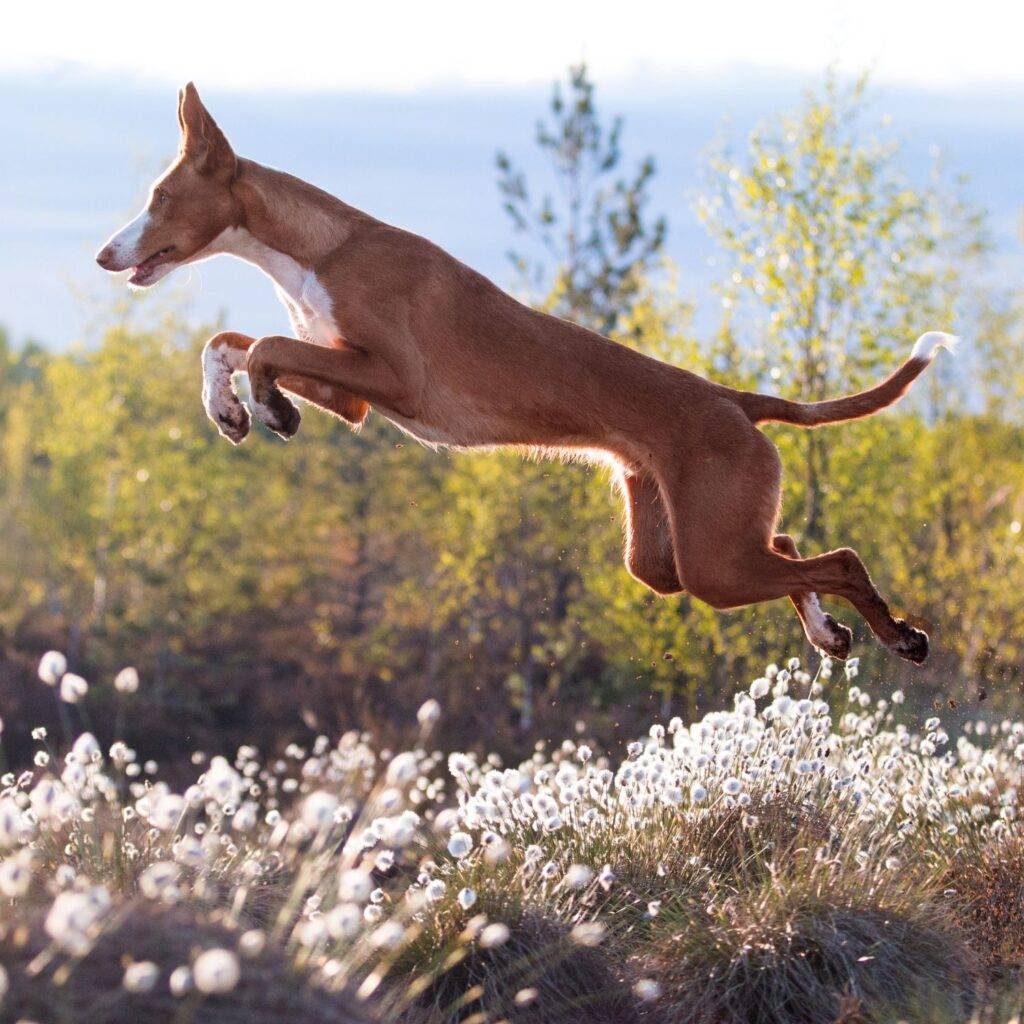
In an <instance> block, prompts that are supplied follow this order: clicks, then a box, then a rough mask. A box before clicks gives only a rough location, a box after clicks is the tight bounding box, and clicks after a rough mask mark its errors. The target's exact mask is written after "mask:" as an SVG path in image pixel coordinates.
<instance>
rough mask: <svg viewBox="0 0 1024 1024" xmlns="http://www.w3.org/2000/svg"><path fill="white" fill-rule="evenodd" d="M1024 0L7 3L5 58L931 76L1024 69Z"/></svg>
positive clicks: (482, 75) (529, 74)
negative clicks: (824, 70)
mask: <svg viewBox="0 0 1024 1024" xmlns="http://www.w3.org/2000/svg"><path fill="white" fill-rule="evenodd" d="M1022 36H1024V5H1020V4H1014V3H1010V2H1009V0H973V2H972V3H970V4H964V3H963V2H957V3H950V2H947V0H936V2H933V3H928V4H924V3H921V2H898V0H897V2H894V0H856V2H830V0H781V2H778V3H764V2H763V0H756V2H751V0H731V2H729V3H709V2H707V0H702V2H700V3H694V2H692V0H680V2H674V3H667V2H665V0H630V2H629V3H623V2H621V0H617V2H615V3H607V2H604V0H587V2H580V0H555V2H551V0H517V2H516V3H515V4H496V3H493V2H487V0H435V2H433V3H408V2H398V3H396V2H387V0H384V2H380V0H378V2H376V3H369V4H368V3H366V2H365V0H360V2H356V3H353V2H348V0H340V2H339V0H330V2H323V0H306V2H303V3H301V4H290V3H288V2H287V0H285V2H281V3H278V4H274V3H272V2H267V0H263V2H262V3H261V2H251V3H249V4H246V5H244V6H243V5H239V4H235V3H230V4H229V3H224V2H218V0H174V2H173V3H166V4H149V5H146V4H139V3H138V2H137V0H136V2H132V3H126V2H123V0H103V2H102V3H99V4H90V3H82V2H81V0H48V2H46V3H31V4H25V3H20V4H11V5H8V9H7V10H6V11H5V14H4V32H3V33H2V34H0V67H3V68H6V69H7V70H9V71H10V70H38V69H40V68H47V67H52V66H54V65H55V64H61V63H64V62H72V63H77V64H85V65H88V66H90V67H96V68H100V69H104V70H114V71H129V72H134V73H138V74H144V75H146V76H148V77H151V78H157V79H169V80H172V81H178V80H179V79H181V78H182V77H183V76H192V77H194V78H196V79H197V80H202V81H203V82H205V83H206V84H208V85H218V86H226V87H233V88H261V89H289V90H295V89H300V90H301V89H341V90H361V91H362V90H369V91H380V90H384V91H406V90H412V89H420V88H424V87H437V86H444V85H453V84H463V85H464V84H475V85H490V86H509V85H524V84H531V83H539V82H546V81H548V80H549V79H550V78H551V76H552V75H554V74H557V73H558V71H559V70H560V69H561V68H562V67H564V65H565V64H566V63H567V62H569V61H573V60H579V59H581V58H586V60H587V61H588V63H590V64H591V65H592V66H593V68H594V70H595V72H596V74H597V75H598V76H600V77H601V78H602V79H603V80H605V81H611V80H622V81H631V80H632V81H634V82H636V83H637V84H638V85H644V84H645V85H647V86H650V84H651V83H652V82H656V81H657V80H658V79H659V78H666V77H667V78H671V77H672V76H674V75H676V74H678V73H680V72H685V73H687V74H692V73H695V72H704V73H715V72H718V71H721V70H722V69H723V68H727V67H730V66H735V65H754V66H759V67H771V68H779V69H788V70H795V71H802V72H809V71H816V70H818V69H820V68H821V67H822V65H823V64H825V63H828V62H830V61H832V60H835V59H841V60H842V61H843V63H844V64H846V65H848V66H850V67H854V68H861V67H870V68H872V69H873V70H874V72H875V74H876V76H877V77H878V78H879V79H880V80H884V81H891V82H896V83H902V84H907V85H915V86H925V87H940V88H941V87H948V86H955V85H964V84H979V83H985V84H993V83H1000V82H1018V83H1019V82H1022V81H1024V61H1022V60H1021V57H1020V40H1021V38H1022Z"/></svg>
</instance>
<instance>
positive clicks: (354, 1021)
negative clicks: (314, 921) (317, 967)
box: [0, 902, 372, 1024]
mask: <svg viewBox="0 0 1024 1024" xmlns="http://www.w3.org/2000/svg"><path fill="white" fill-rule="evenodd" d="M214 916H216V915H214ZM237 939H238V936H237V933H236V932H232V931H231V930H230V929H227V928H225V927H224V926H223V925H220V924H217V923H215V921H213V920H209V919H206V920H204V919H203V918H202V917H200V916H197V915H196V914H195V912H194V911H190V910H186V909H184V908H177V909H175V908H161V907H160V906H154V905H153V904H152V903H149V902H137V903H131V904H126V905H125V906H123V907H122V908H121V909H120V911H119V913H118V915H117V920H116V921H115V922H113V923H112V924H111V926H110V927H108V928H106V929H104V931H103V932H102V933H101V934H100V936H99V937H98V939H97V941H96V943H95V944H94V945H93V946H92V948H91V949H90V950H89V952H88V953H87V954H86V955H85V956H84V957H82V958H81V959H80V960H79V959H75V960H65V959H63V958H60V957H56V958H52V959H51V958H49V957H48V956H47V952H46V951H47V949H48V947H49V940H48V938H47V936H46V935H45V934H44V933H43V929H42V914H41V912H37V913H34V914H32V913H26V914H24V915H22V916H20V917H19V919H18V921H17V922H13V921H11V922H7V923H5V924H3V925H0V963H3V964H4V965H5V967H6V969H7V972H8V976H9V978H10V982H11V990H10V992H9V994H8V996H7V999H6V1001H5V1002H4V1004H3V1010H2V1011H0V1019H2V1020H5V1021H6V1020H10V1021H15V1020H21V1019H24V1020H32V1021H45V1022H52V1024H142V1022H145V1024H163V1022H167V1024H180V1022H183V1021H188V1022H190V1024H284V1022H289V1024H290V1022H293V1021H294V1022H299V1021H301V1022H303V1024H365V1022H368V1021H370V1020H371V1019H372V1018H371V1016H370V1014H369V1011H368V1010H367V1008H366V1007H365V1006H363V1005H362V1004H361V1003H360V1002H359V1001H358V1000H356V999H355V998H353V997H352V995H351V994H350V993H347V992H342V993H327V992H324V991H323V990H322V989H319V988H316V987H313V986H311V985H310V984H309V983H308V979H307V978H305V977H303V976H302V975H301V974H300V973H298V972H296V969H295V967H294V965H293V964H292V963H291V961H290V960H289V958H287V957H286V956H284V955H283V953H282V951H281V950H279V949H269V950H266V951H265V952H264V953H263V954H262V955H260V956H259V957H258V958H256V959H253V960H243V961H242V973H241V978H240V980H239V982H238V984H237V986H236V987H235V988H234V989H233V990H232V992H231V993H230V995H227V996H202V995H200V994H199V993H197V992H192V993H191V994H190V995H188V996H185V997H184V998H177V997H175V996H173V995H172V994H171V991H170V988H169V986H168V976H169V974H170V970H171V966H174V965H180V964H187V963H190V962H192V961H194V959H195V957H196V956H197V954H198V953H199V952H201V951H202V950H204V949H210V948H217V947H225V946H226V947H228V948H231V947H233V946H234V945H235V943H236V942H237ZM133 961H149V962H152V963H154V964H157V965H160V966H161V968H162V969H161V973H160V977H159V979H158V981H157V983H156V985H154V987H153V989H152V990H151V991H149V992H128V991H127V990H126V989H125V987H124V984H123V979H124V973H125V968H126V966H127V965H128V964H130V963H131V962H133Z"/></svg>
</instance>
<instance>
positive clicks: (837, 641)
mask: <svg viewBox="0 0 1024 1024" xmlns="http://www.w3.org/2000/svg"><path fill="white" fill-rule="evenodd" d="M823 627H824V628H823V629H822V631H821V634H820V635H818V636H816V637H815V639H814V644H815V646H816V647H817V648H818V650H819V651H821V652H822V653H823V654H827V655H828V656H829V657H830V658H835V659H836V661H846V659H847V658H849V656H850V651H851V650H852V649H853V632H852V630H850V629H848V628H847V627H846V626H844V625H843V624H842V623H841V622H836V620H835V619H834V618H832V616H831V615H829V614H828V613H827V612H826V613H825V618H824V622H823Z"/></svg>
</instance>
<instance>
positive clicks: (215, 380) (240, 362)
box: [203, 331, 256, 444]
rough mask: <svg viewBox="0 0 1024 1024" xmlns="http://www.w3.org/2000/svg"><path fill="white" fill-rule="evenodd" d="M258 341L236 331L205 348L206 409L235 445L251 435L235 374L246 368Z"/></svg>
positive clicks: (204, 388)
mask: <svg viewBox="0 0 1024 1024" xmlns="http://www.w3.org/2000/svg"><path fill="white" fill-rule="evenodd" d="M255 340H256V339H255V338H252V337H250V336H249V335H248V334H239V333H237V332H236V331H222V332H221V333H220V334H215V335H214V336H213V337H212V338H211V339H210V340H209V341H208V342H207V343H206V346H205V347H204V348H203V406H204V407H205V409H206V414H207V416H209V417H210V419H211V420H213V422H214V424H215V425H216V427H217V429H218V430H219V431H220V432H221V433H222V434H223V435H224V436H225V437H226V438H227V439H228V440H229V441H230V442H231V443H232V444H241V443H242V441H243V440H244V439H245V435H246V434H248V433H249V423H250V417H249V410H248V409H246V407H245V406H244V405H242V403H241V402H240V401H239V400H238V394H237V393H236V392H235V385H234V383H233V381H232V375H233V374H234V373H236V372H237V371H239V370H244V369H245V359H246V353H247V352H248V351H249V348H250V346H251V345H252V344H253V342H255Z"/></svg>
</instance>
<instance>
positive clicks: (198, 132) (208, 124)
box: [178, 82, 236, 177]
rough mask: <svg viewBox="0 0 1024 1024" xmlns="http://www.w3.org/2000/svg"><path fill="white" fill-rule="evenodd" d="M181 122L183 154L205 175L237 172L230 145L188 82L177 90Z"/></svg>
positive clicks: (193, 87) (228, 174) (194, 88)
mask: <svg viewBox="0 0 1024 1024" xmlns="http://www.w3.org/2000/svg"><path fill="white" fill-rule="evenodd" d="M178 124H179V125H180V127H181V153H182V155H183V156H184V157H185V159H186V160H189V161H191V162H192V163H194V164H195V165H196V166H197V167H199V169H200V170H201V171H203V173H205V174H226V175H227V176H228V177H230V176H231V175H233V174H234V173H235V165H236V158H235V153H234V150H233V149H232V148H231V144H230V143H229V142H228V140H227V138H226V136H225V135H224V133H223V132H222V131H221V130H220V128H218V127H217V122H216V121H214V119H213V117H211V115H210V112H209V111H208V110H207V109H206V107H204V106H203V101H202V100H201V99H200V98H199V92H198V90H197V89H196V87H195V86H194V85H193V84H192V83H191V82H189V83H188V85H186V86H185V88H184V89H182V90H181V91H180V92H179V93H178Z"/></svg>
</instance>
